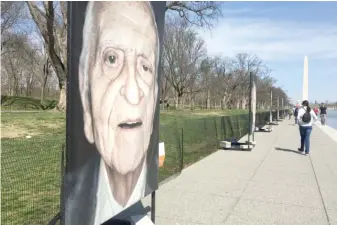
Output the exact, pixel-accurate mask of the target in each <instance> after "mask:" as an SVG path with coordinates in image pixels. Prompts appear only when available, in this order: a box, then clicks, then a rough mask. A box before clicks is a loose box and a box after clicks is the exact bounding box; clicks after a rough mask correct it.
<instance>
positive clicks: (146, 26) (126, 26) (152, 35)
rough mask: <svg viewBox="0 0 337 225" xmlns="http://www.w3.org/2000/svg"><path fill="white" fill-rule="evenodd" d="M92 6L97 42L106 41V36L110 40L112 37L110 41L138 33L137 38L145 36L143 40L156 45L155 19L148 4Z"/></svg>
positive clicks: (127, 3) (131, 3)
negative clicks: (97, 33)
mask: <svg viewBox="0 0 337 225" xmlns="http://www.w3.org/2000/svg"><path fill="white" fill-rule="evenodd" d="M94 4H95V6H94V8H95V9H94V12H95V13H94V15H95V16H96V24H97V26H98V27H97V31H98V32H99V35H98V36H99V39H100V40H99V41H102V40H104V39H107V37H106V36H109V38H110V39H111V38H112V36H114V37H113V38H112V39H113V40H116V39H119V38H118V37H120V38H122V39H125V38H128V36H129V35H135V34H137V33H138V34H139V35H140V36H139V37H141V36H142V35H145V36H146V39H145V40H148V41H149V42H154V43H156V26H155V18H154V14H153V11H152V7H151V5H150V3H149V2H128V1H124V2H114V1H110V2H109V1H108V2H95V3H94ZM109 38H108V39H109ZM113 40H112V41H113ZM143 40H144V39H143Z"/></svg>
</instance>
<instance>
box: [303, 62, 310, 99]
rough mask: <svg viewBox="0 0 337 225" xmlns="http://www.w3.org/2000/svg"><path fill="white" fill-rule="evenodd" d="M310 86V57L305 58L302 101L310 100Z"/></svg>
mask: <svg viewBox="0 0 337 225" xmlns="http://www.w3.org/2000/svg"><path fill="white" fill-rule="evenodd" d="M308 92H309V84H308V56H305V57H304V70H303V89H302V101H303V100H308V98H309V96H308Z"/></svg>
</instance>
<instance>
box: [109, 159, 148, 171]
mask: <svg viewBox="0 0 337 225" xmlns="http://www.w3.org/2000/svg"><path fill="white" fill-rule="evenodd" d="M142 159H143V156H139V157H137V158H136V159H130V158H129V159H128V160H120V161H119V162H116V164H115V165H117V166H116V167H115V170H116V172H118V173H119V174H122V175H124V174H128V173H132V172H134V171H135V170H137V169H138V168H141V167H142V165H143V162H144V160H142Z"/></svg>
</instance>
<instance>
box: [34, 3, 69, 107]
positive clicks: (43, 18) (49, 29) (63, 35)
mask: <svg viewBox="0 0 337 225" xmlns="http://www.w3.org/2000/svg"><path fill="white" fill-rule="evenodd" d="M27 5H28V8H29V11H30V14H31V16H32V18H33V20H34V22H35V23H36V25H37V27H38V29H39V31H40V33H41V35H42V37H43V40H44V42H45V44H46V46H47V50H48V55H49V58H50V63H51V65H52V67H53V69H54V71H55V73H56V76H57V78H58V83H59V88H60V96H59V101H58V105H57V109H58V110H61V111H63V110H65V108H66V93H67V90H66V88H67V86H66V83H67V68H66V66H67V61H66V60H67V59H66V54H67V44H66V39H67V17H66V12H67V7H66V2H60V3H59V9H60V13H57V12H56V11H55V8H57V7H56V6H57V3H56V2H55V3H54V2H52V1H48V2H43V7H40V6H39V5H38V3H37V2H27ZM42 8H43V9H42ZM55 17H56V18H58V19H55Z"/></svg>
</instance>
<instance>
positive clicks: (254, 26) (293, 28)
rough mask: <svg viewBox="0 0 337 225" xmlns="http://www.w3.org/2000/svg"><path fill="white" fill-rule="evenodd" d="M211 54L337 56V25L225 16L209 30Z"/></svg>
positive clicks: (206, 36) (277, 57)
mask: <svg viewBox="0 0 337 225" xmlns="http://www.w3.org/2000/svg"><path fill="white" fill-rule="evenodd" d="M200 34H201V36H202V37H203V38H204V39H205V40H206V43H207V48H208V52H209V54H219V53H221V54H223V55H227V56H233V55H235V54H236V53H239V52H247V53H254V54H257V55H258V56H259V57H260V58H262V59H263V60H268V61H269V60H270V61H286V60H289V59H301V60H302V59H303V57H304V55H308V56H309V58H316V59H328V58H329V59H331V58H335V59H337V25H336V24H335V25H334V24H327V23H299V22H296V21H286V20H283V21H276V20H270V19H266V18H248V17H246V18H242V17H241V18H235V17H230V18H224V19H223V20H221V21H219V24H218V26H217V27H216V28H215V29H214V30H213V31H212V35H211V34H207V33H206V32H205V31H201V32H200Z"/></svg>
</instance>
